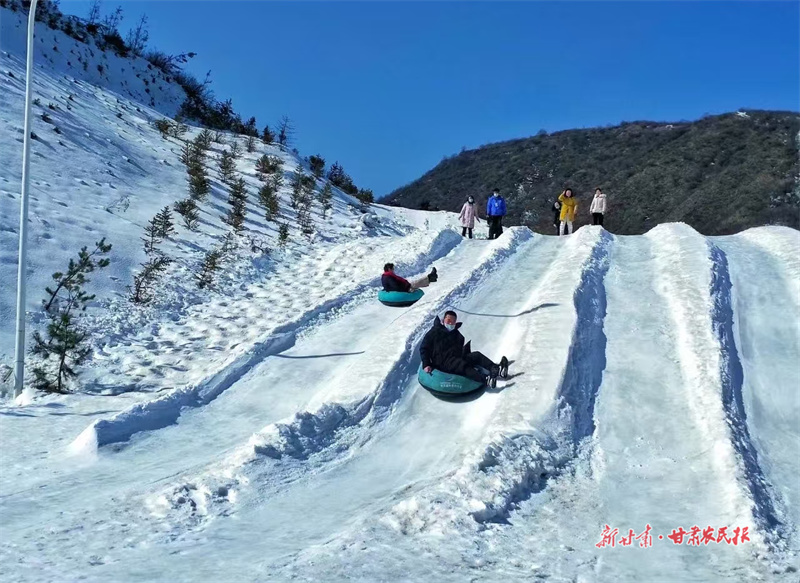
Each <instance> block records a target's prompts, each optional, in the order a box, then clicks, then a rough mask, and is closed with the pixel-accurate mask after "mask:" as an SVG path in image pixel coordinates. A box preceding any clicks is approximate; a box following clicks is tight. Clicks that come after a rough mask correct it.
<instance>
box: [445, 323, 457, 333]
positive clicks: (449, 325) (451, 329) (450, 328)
mask: <svg viewBox="0 0 800 583" xmlns="http://www.w3.org/2000/svg"><path fill="white" fill-rule="evenodd" d="M444 327H445V328H447V331H448V332H452V331H453V330H455V329H456V325H455V324H445V325H444Z"/></svg>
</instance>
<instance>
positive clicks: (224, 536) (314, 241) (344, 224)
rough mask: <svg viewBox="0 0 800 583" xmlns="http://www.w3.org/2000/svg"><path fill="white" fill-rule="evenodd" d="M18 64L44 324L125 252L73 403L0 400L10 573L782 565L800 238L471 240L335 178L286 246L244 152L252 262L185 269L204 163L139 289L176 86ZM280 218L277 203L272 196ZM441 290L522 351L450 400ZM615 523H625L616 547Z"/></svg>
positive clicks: (219, 197)
mask: <svg viewBox="0 0 800 583" xmlns="http://www.w3.org/2000/svg"><path fill="white" fill-rule="evenodd" d="M0 16H1V18H0V26H1V27H2V28H1V30H0V31H1V32H2V36H0V42H1V43H2V45H0V50H2V51H4V52H0V124H2V125H0V128H2V131H1V132H0V156H2V160H3V165H2V167H1V168H0V190H2V192H0V195H2V196H1V197H0V201H1V202H0V205H2V206H0V362H6V363H8V362H10V359H11V353H12V350H13V343H12V335H13V307H14V292H15V289H14V281H15V275H16V236H17V213H18V205H19V181H20V168H21V159H20V145H21V129H20V128H21V124H22V95H23V80H24V54H23V51H22V48H21V47H22V44H21V34H22V33H21V30H22V29H21V28H20V26H19V19H18V16H17V15H14V14H11V13H9V12H8V11H6V10H3V9H0ZM14 19H17V20H14ZM42 34H43V36H44V38H46V39H47V41H46V43H45V44H48V45H49V44H50V43H58V45H59V46H60V47H62V49H61V50H60V53H61V54H63V53H65V52H67V53H69V52H70V51H69V50H65V49H66V47H67V46H68V43H73V42H74V41H72V40H71V39H67V38H66V37H64V35H60V33H51V32H49V31H47V30H46V29H42ZM48 34H51V35H52V38H49V37H48V36H47V35H48ZM69 46H70V47H71V48H72V49H74V50H75V51H78V52H80V51H84V50H85V47H83V48H82V47H80V46H74V47H73V46H72V45H69ZM81 54H84V55H85V56H87V55H86V54H85V53H81ZM51 57H52V55H51ZM87 58H90V59H107V58H108V57H106V56H104V55H94V56H93V55H88V56H87ZM37 59H38V62H40V63H43V64H45V66H44V67H42V68H39V69H37V72H36V80H35V88H36V91H37V95H38V96H39V97H40V99H41V104H42V106H39V107H38V108H35V112H36V113H37V117H36V118H35V125H34V131H35V132H36V133H37V135H39V136H40V139H39V140H37V141H34V143H33V152H34V157H33V160H32V173H33V182H32V186H33V188H32V196H33V204H32V206H31V256H30V272H29V278H30V279H29V281H30V286H29V289H30V292H31V295H30V297H29V303H28V307H29V310H30V321H31V325H32V326H33V327H40V326H41V325H42V319H41V316H40V310H41V308H40V301H41V299H42V296H41V292H42V291H43V289H44V286H45V285H47V284H48V280H49V277H50V274H51V273H52V272H54V271H57V270H58V269H61V268H63V267H64V265H65V264H66V262H67V261H68V260H69V258H70V257H73V256H74V255H75V254H76V252H77V250H78V248H79V247H80V246H82V245H87V244H88V245H92V244H93V243H94V241H96V240H98V239H99V238H101V237H107V238H108V240H109V241H110V242H111V243H112V244H113V245H114V248H113V250H112V253H111V259H112V263H111V266H110V267H109V268H108V269H106V270H104V271H99V272H96V273H94V274H92V280H93V281H92V282H91V284H90V291H92V292H93V293H97V295H98V298H97V301H96V302H94V303H93V305H92V306H91V307H90V309H89V312H88V316H87V318H88V324H89V325H90V327H91V332H92V335H91V342H92V345H93V347H94V355H93V358H92V360H91V361H90V363H89V364H88V365H87V366H86V367H85V368H84V370H83V371H82V374H81V377H80V380H79V386H80V389H81V390H80V392H78V393H76V394H74V395H68V396H44V395H33V394H32V393H30V392H28V393H26V395H24V397H23V398H21V399H19V400H17V401H16V402H12V401H10V400H5V401H0V542H2V544H0V565H2V567H1V568H0V581H9V582H10V581H14V582H23V581H24V582H29V581H30V582H33V581H53V582H66V581H98V582H100V581H103V582H108V581H114V582H127V581H131V582H133V581H175V582H178V581H187V582H188V581H191V582H199V581H203V582H205V581H209V582H211V581H222V582H228V581H230V582H239V581H289V580H298V581H326V582H331V581H363V582H374V581H413V582H422V581H426V582H427V581H454V582H455V581H458V582H462V581H498V582H499V581H503V582H508V581H536V580H549V581H570V582H572V581H582V582H593V581H602V582H606V581H607V582H612V581H613V582H616V581H628V582H633V581H637V582H638V581H780V582H784V581H786V582H789V581H797V580H798V571H797V569H798V567H800V561H799V560H798V552H799V551H800V536H799V535H798V532H797V525H798V524H800V510H798V508H800V483H799V482H800V478H798V476H800V455H799V454H800V427H799V425H800V422H799V421H798V420H799V419H800V380H799V375H798V372H799V371H798V363H799V362H800V255H799V254H798V251H799V250H800V233H798V232H796V231H793V230H790V229H786V228H777V227H763V228H759V229H752V230H749V231H746V232H744V233H740V234H738V235H733V236H729V237H717V238H706V237H703V236H702V235H700V234H698V233H696V232H695V231H693V230H692V229H691V228H689V227H687V226H685V225H681V224H673V225H661V226H659V227H657V228H655V229H653V230H652V231H651V232H649V233H648V234H647V235H644V236H636V237H622V236H614V235H611V234H609V233H608V232H606V231H603V230H602V229H600V228H599V227H585V228H582V229H580V230H579V231H578V232H576V233H575V234H574V235H572V236H569V237H562V238H557V237H549V236H543V235H538V234H533V233H531V232H530V231H528V230H527V229H524V228H512V229H507V230H506V233H505V234H504V235H503V237H501V238H500V239H499V240H497V241H487V240H485V239H476V240H463V239H462V238H461V237H460V236H459V234H458V233H457V232H456V231H454V230H453V229H452V226H453V225H454V224H455V219H454V217H453V216H452V215H449V214H447V213H423V212H415V211H408V210H404V209H392V208H386V207H382V206H380V205H374V206H373V207H371V210H370V211H369V212H368V213H362V212H361V210H360V209H359V208H358V205H356V204H354V201H353V199H351V198H350V197H347V196H346V195H344V194H343V193H341V192H338V191H336V193H335V200H334V209H333V212H332V214H331V215H330V216H329V217H328V218H323V217H322V216H320V212H319V208H317V207H316V206H315V209H314V215H315V234H314V235H313V236H312V237H306V236H303V235H300V234H295V233H293V235H292V237H291V239H290V242H289V245H288V246H287V248H286V249H284V250H280V249H278V246H277V242H276V230H277V224H276V223H275V222H269V221H266V220H264V218H263V212H262V211H260V210H259V207H258V206H257V205H256V204H255V195H254V193H255V191H256V189H257V188H258V186H259V182H258V181H257V179H256V176H255V173H254V165H255V160H256V158H257V157H258V156H260V155H261V154H263V153H270V154H272V155H275V156H279V157H281V159H283V160H284V170H285V172H286V173H287V174H289V173H291V172H292V171H293V169H294V167H295V166H296V165H298V164H303V162H302V161H301V160H300V159H299V158H297V157H296V156H294V155H293V154H291V153H289V152H286V151H284V150H281V149H278V148H277V147H273V146H264V145H263V144H261V143H259V144H258V146H257V151H255V152H253V153H244V154H243V156H242V157H241V158H240V159H239V161H238V165H237V170H238V172H239V173H240V174H241V175H242V176H243V177H244V178H245V180H246V181H247V185H248V189H249V191H250V201H251V202H250V204H249V205H248V221H247V225H246V226H247V229H246V236H247V237H255V238H258V239H259V240H260V241H263V242H264V243H265V244H266V245H267V246H268V247H269V248H270V249H271V251H270V253H269V254H267V255H263V254H261V253H259V252H254V251H252V250H251V249H250V248H249V246H247V245H242V246H241V247H239V248H238V249H237V252H236V254H235V255H236V256H235V257H233V258H231V259H229V260H228V261H227V262H226V263H225V264H224V266H223V269H222V271H221V273H220V276H219V284H218V285H217V287H216V288H215V289H214V290H213V291H208V290H206V291H203V290H198V289H197V286H196V284H195V283H194V280H193V277H192V274H193V273H194V272H195V271H196V269H197V266H198V264H199V263H200V261H201V260H202V257H203V255H204V254H205V253H206V252H207V251H208V250H209V249H211V248H213V247H215V246H218V245H219V244H220V243H221V241H222V238H223V237H224V235H225V233H226V232H227V227H226V225H225V224H224V223H223V222H222V221H221V220H220V215H222V214H223V213H224V212H225V209H226V202H225V200H226V198H227V195H226V192H225V189H224V187H223V185H222V184H221V183H220V182H219V181H218V180H217V178H216V175H215V173H214V172H213V170H212V173H211V174H212V181H213V192H212V195H211V197H210V200H209V202H207V203H205V204H203V205H201V212H202V221H201V227H200V229H199V230H198V232H189V231H187V230H186V229H184V228H183V227H181V226H179V227H178V233H177V234H176V235H175V236H174V237H172V238H171V239H170V240H168V241H167V242H166V243H165V245H164V250H165V252H167V253H168V254H169V255H170V256H171V257H173V258H174V259H175V263H174V264H173V266H172V268H171V270H170V272H169V273H168V274H167V276H166V277H165V279H164V281H163V282H162V283H161V284H160V285H159V287H158V297H157V299H156V300H155V301H154V303H153V304H151V305H149V306H147V307H144V308H142V307H137V306H134V305H132V304H130V302H128V300H127V289H126V286H127V285H130V282H131V278H132V274H133V273H134V272H135V271H136V270H137V269H138V268H137V266H138V264H139V263H141V262H142V261H143V260H144V253H143V251H142V248H141V241H140V237H141V235H142V228H143V226H144V224H145V223H146V222H147V221H148V220H149V219H150V218H151V217H152V216H153V215H154V214H155V213H156V212H157V211H158V210H159V209H160V208H162V207H163V206H165V205H170V204H172V203H173V202H174V201H176V200H178V199H181V198H184V197H185V196H186V193H187V187H186V180H185V169H184V167H183V165H182V164H181V162H180V159H179V154H180V148H181V145H182V142H181V141H179V140H177V139H173V138H170V139H165V138H163V137H162V136H161V135H160V134H159V132H158V131H156V129H155V128H154V127H153V126H152V121H153V120H155V119H158V118H159V117H161V113H159V112H162V113H170V107H174V106H175V102H174V99H175V95H177V94H168V93H169V92H166V93H165V94H164V95H159V96H158V97H159V100H158V102H157V103H155V104H154V108H151V107H149V103H150V102H149V101H145V104H144V105H143V104H142V103H137V102H135V101H132V100H130V99H132V98H136V99H141V96H137V95H133V94H130V95H128V94H126V93H125V92H124V90H123V88H124V87H126V83H124V81H128V83H127V85H129V84H130V83H131V82H132V81H133V80H132V79H130V76H131V75H132V76H133V78H136V76H135V73H131V75H128V76H125V75H122V76H121V77H120V78H118V79H114V80H111V79H93V78H90V79H86V78H80V77H79V78H77V79H76V75H77V73H75V72H72V71H71V70H70V69H69V68H65V67H66V65H65V64H64V63H60V61H59V62H58V63H56V62H53V63H51V62H50V60H49V59H48V57H47V53H46V52H42V53H38V52H37ZM89 63H90V66H89V67H88V69H87V70H91V69H92V68H93V67H94V70H96V66H95V65H96V64H97V63H96V62H95V61H93V60H90V61H89ZM125 64H127V66H129V67H133V69H132V71H133V70H135V69H136V67H137V66H139V65H137V64H136V63H133V64H131V63H130V62H126V63H125ZM125 64H122V63H119V66H120V68H122V67H123V66H125ZM9 73H10V74H9ZM78 73H80V71H78ZM123 73H124V72H123ZM90 82H91V83H94V84H90ZM70 95H73V99H70V97H69V96H70ZM170 95H172V97H170ZM49 102H52V103H53V104H54V105H58V107H57V108H56V109H49V108H47V104H48V103H49ZM68 105H69V109H68V108H67V106H68ZM44 108H47V111H48V113H49V115H50V117H51V118H52V119H53V124H46V123H45V122H43V121H42V120H41V117H40V115H41V113H42V110H43V109H44ZM52 125H55V126H57V127H59V128H60V130H61V132H62V133H61V134H55V132H53V130H52V129H51V127H50V126H52ZM197 131H198V129H197V128H192V129H191V130H190V132H189V134H188V136H187V138H191V137H192V136H193V135H196V133H197ZM231 139H232V136H230V135H228V136H226V140H227V141H228V144H226V145H223V144H218V143H215V144H214V145H213V147H212V151H211V154H210V155H211V158H212V159H215V158H216V157H218V156H219V154H220V153H221V151H222V150H223V148H229V147H230V141H231ZM242 145H243V144H242ZM212 166H213V165H212ZM281 207H282V220H286V221H287V222H289V223H290V224H293V220H294V212H293V211H291V209H290V207H289V203H288V188H287V187H284V189H283V190H282V191H281ZM479 230H480V227H479ZM386 261H393V262H395V263H396V264H397V267H398V271H400V272H401V273H402V274H404V275H408V276H414V275H420V274H422V273H425V272H427V271H428V269H429V268H430V266H431V265H436V267H437V268H438V271H439V274H440V277H439V281H438V282H436V283H435V284H433V285H431V287H429V288H428V289H426V294H425V296H424V297H423V299H422V300H421V301H420V302H418V303H417V304H415V305H414V306H412V307H410V308H405V309H396V308H389V307H386V306H383V305H381V304H380V303H378V302H377V301H376V292H377V289H378V287H379V274H380V270H381V267H382V265H383V263H385V262H386ZM37 293H38V294H39V295H37ZM448 308H450V309H455V310H456V311H458V312H459V314H460V318H461V320H462V321H463V322H464V325H463V328H462V331H463V332H464V334H465V336H466V337H467V338H468V339H470V340H471V341H472V343H473V348H475V349H478V350H481V351H483V352H485V353H486V354H487V355H488V356H489V357H490V358H493V359H499V357H500V356H501V355H506V356H508V357H509V358H510V359H511V360H513V361H514V362H513V364H512V367H511V373H512V378H510V379H508V380H506V381H502V382H500V383H499V385H498V387H497V389H494V390H486V391H484V392H481V393H478V394H475V395H472V396H470V397H469V398H465V399H460V400H457V401H446V400H441V399H438V398H436V397H434V396H433V395H431V394H430V393H428V392H427V391H425V390H424V389H422V388H421V387H420V386H419V385H418V383H417V380H416V371H417V368H418V366H419V356H418V347H419V342H420V340H421V338H422V335H423V334H424V333H425V331H426V330H427V329H428V328H429V327H430V325H431V323H432V321H433V318H434V317H435V316H436V315H441V314H442V313H443V311H444V310H445V309H448ZM606 525H608V528H609V529H618V532H617V534H616V535H614V536H610V537H607V538H606V542H607V543H608V544H606V545H603V544H602V542H603V536H602V533H603V531H604V529H605V528H606ZM693 527H696V530H695V529H693ZM648 528H649V529H650V530H647V529H648ZM722 528H726V529H727V533H725V532H723V533H721V532H720V530H721V529H722ZM744 528H747V531H746V532H747V535H748V536H747V538H748V539H749V540H744V539H743V538H742V532H743V530H742V529H744ZM679 529H683V531H685V532H686V535H685V537H684V540H683V541H682V544H676V541H677V537H675V536H674V535H673V533H674V532H680V531H679ZM734 529H737V530H734ZM631 531H632V534H633V537H631V536H630V535H631ZM704 531H705V533H706V537H705V539H703V533H704ZM712 532H713V537H714V538H713V540H709V538H708V537H709V535H710V534H711V533H712ZM693 533H695V534H696V535H697V537H698V541H699V543H700V544H699V545H695V544H692V543H693V542H694V540H693V538H692V535H693ZM734 533H737V534H736V535H734ZM648 534H649V536H650V538H647V535H648ZM671 535H672V537H673V539H675V540H672V539H671V538H670V536H671ZM726 535H727V536H728V540H731V539H732V538H733V537H734V536H736V537H737V538H736V542H737V544H736V545H734V544H733V542H732V541H731V542H730V543H727V542H726V541H725V536H726ZM636 537H638V538H636ZM612 540H613V543H614V544H613V546H611V544H610V543H611V541H612ZM718 540H719V542H717V541H718ZM626 543H629V544H626Z"/></svg>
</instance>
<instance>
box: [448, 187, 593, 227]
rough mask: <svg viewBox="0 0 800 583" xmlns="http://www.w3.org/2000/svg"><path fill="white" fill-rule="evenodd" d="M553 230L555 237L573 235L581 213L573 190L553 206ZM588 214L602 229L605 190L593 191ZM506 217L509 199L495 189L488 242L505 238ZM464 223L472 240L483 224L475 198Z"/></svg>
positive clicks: (490, 202) (463, 210) (464, 214)
mask: <svg viewBox="0 0 800 583" xmlns="http://www.w3.org/2000/svg"><path fill="white" fill-rule="evenodd" d="M552 211H553V226H554V227H555V228H556V235H564V234H566V233H567V232H568V234H570V235H571V234H572V224H573V222H574V221H575V215H576V214H577V212H578V199H577V198H576V197H575V195H574V193H573V192H572V189H571V188H566V189H564V191H563V192H562V193H561V194H560V195H558V198H557V199H556V201H555V202H554V203H553V208H552ZM589 212H590V213H591V215H592V224H593V225H601V226H602V225H603V216H604V215H605V213H606V195H605V193H604V192H603V191H602V189H600V188H599V187H598V188H595V189H594V197H593V198H592V203H591V204H590V205H589ZM505 214H506V199H504V198H503V197H502V196H500V191H499V190H498V189H497V188H495V189H494V190H493V191H492V195H491V196H490V197H489V200H488V201H486V222H487V224H488V225H489V237H488V238H489V239H497V238H498V237H499V236H500V235H502V234H503V217H504V216H505ZM458 218H459V220H460V221H461V236H462V237H466V236H469V238H470V239H472V230H473V229H474V228H475V221H480V217H479V216H478V210H477V207H476V206H475V198H474V197H472V196H470V197H469V198H468V199H467V202H465V203H464V206H462V207H461V213H460V214H459V215H458Z"/></svg>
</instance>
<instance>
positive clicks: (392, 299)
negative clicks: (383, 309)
mask: <svg viewBox="0 0 800 583" xmlns="http://www.w3.org/2000/svg"><path fill="white" fill-rule="evenodd" d="M424 295H425V292H424V291H422V290H421V289H418V290H415V291H413V292H397V291H392V292H387V291H385V290H381V291H379V292H378V301H379V302H380V303H382V304H383V305H385V306H392V307H395V308H405V307H408V306H411V305H414V304H416V303H417V302H418V301H419V299H420V298H421V297H422V296H424Z"/></svg>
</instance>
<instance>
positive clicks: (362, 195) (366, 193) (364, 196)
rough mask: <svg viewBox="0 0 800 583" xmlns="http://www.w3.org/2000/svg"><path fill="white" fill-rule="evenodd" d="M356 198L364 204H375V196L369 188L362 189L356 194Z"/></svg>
mask: <svg viewBox="0 0 800 583" xmlns="http://www.w3.org/2000/svg"><path fill="white" fill-rule="evenodd" d="M356 198H357V199H358V200H360V201H361V202H362V203H364V204H372V203H373V202H375V196H374V195H373V194H372V191H371V190H370V189H368V188H360V189H359V190H358V193H357V194H356Z"/></svg>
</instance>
